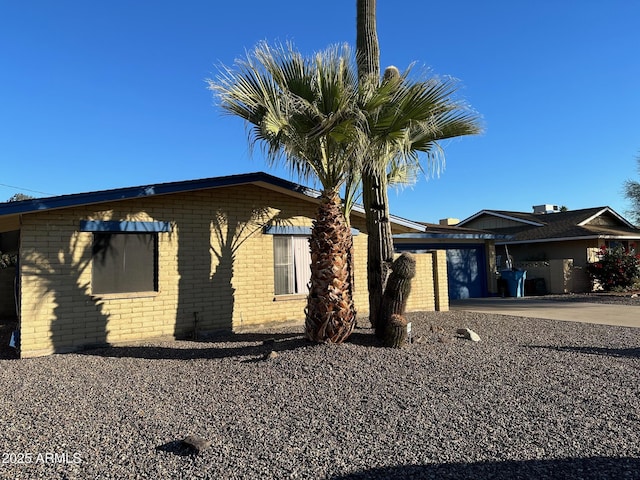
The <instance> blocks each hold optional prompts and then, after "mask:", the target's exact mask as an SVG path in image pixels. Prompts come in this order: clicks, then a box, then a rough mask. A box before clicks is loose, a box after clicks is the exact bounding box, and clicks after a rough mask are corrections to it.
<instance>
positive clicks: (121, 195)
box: [0, 172, 320, 216]
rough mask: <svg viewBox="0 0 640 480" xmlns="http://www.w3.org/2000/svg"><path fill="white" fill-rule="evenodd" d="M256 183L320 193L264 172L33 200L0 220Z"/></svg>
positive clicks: (8, 207)
mask: <svg viewBox="0 0 640 480" xmlns="http://www.w3.org/2000/svg"><path fill="white" fill-rule="evenodd" d="M259 182H263V183H268V184H270V185H272V186H275V187H280V188H282V189H285V190H289V191H291V192H294V193H300V194H302V195H306V196H308V197H312V198H318V197H319V196H320V192H318V191H317V190H313V189H311V188H307V187H303V186H302V185H298V184H296V183H293V182H289V181H288V180H284V179H282V178H278V177H274V176H273V175H269V174H267V173H264V172H255V173H245V174H240V175H229V176H225V177H213V178H205V179H200V180H187V181H182V182H171V183H158V184H155V185H142V186H138V187H126V188H117V189H113V190H101V191H96V192H88V193H75V194H71V195H61V196H57V197H46V198H34V199H32V200H23V201H20V202H6V203H0V216H3V215H10V214H16V213H30V212H36V211H41V210H53V209H58V208H68V207H76V206H81V205H89V204H94V203H102V202H110V201H118V200H129V199H132V198H142V197H150V196H155V195H167V194H171V193H183V192H194V191H197V190H205V189H209V188H219V187H227V186H232V185H242V184H247V183H259Z"/></svg>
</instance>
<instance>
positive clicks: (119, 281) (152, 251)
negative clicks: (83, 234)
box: [91, 233, 158, 294]
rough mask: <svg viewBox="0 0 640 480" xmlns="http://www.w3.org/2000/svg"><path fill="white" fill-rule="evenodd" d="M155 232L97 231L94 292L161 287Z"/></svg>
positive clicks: (93, 274) (115, 291) (118, 291)
mask: <svg viewBox="0 0 640 480" xmlns="http://www.w3.org/2000/svg"><path fill="white" fill-rule="evenodd" d="M157 245H158V235H157V234H155V233H94V236H93V249H92V254H93V262H92V277H91V290H92V293H94V294H98V293H128V292H152V291H157V290H158V287H157V285H158V282H157V251H158V248H157Z"/></svg>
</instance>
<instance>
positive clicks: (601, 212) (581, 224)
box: [578, 207, 635, 228]
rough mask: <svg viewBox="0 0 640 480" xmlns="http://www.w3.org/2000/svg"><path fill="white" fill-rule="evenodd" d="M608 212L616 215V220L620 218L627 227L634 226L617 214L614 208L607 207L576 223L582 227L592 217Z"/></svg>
mask: <svg viewBox="0 0 640 480" xmlns="http://www.w3.org/2000/svg"><path fill="white" fill-rule="evenodd" d="M606 212H608V213H610V214H611V215H613V216H614V217H616V218H617V219H618V220H620V221H621V222H622V223H624V224H625V225H626V226H627V227H631V228H635V226H634V225H633V224H632V223H631V222H629V221H628V220H627V219H625V218H624V217H623V216H622V215H619V214H618V212H616V211H615V210H612V209H611V208H609V207H604V208H603V209H602V210H600V211H598V212H596V213H595V214H593V215H591V216H590V217H589V218H587V219H585V220H583V221H581V222H580V223H578V225H579V226H580V227H584V226H585V225H587V224H589V223H590V222H591V221H592V220H593V219H594V218H598V217H599V216H600V215H602V214H603V213H606Z"/></svg>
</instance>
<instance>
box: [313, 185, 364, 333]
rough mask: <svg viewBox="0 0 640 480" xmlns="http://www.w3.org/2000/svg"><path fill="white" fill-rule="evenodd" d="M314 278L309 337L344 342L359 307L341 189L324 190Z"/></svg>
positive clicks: (315, 232)
mask: <svg viewBox="0 0 640 480" xmlns="http://www.w3.org/2000/svg"><path fill="white" fill-rule="evenodd" d="M309 243H310V247H311V281H310V287H309V296H308V298H307V307H306V309H305V336H306V337H307V338H308V339H309V340H312V341H314V342H323V343H342V342H343V341H345V340H346V339H347V338H348V337H349V335H351V333H352V332H353V329H354V327H355V324H356V310H355V305H354V303H353V297H352V285H351V265H350V263H351V262H350V255H351V244H352V237H351V229H350V228H349V226H348V225H347V222H346V220H345V216H344V211H343V209H342V205H341V202H340V196H339V195H338V193H337V192H335V191H331V192H323V195H322V197H321V198H320V205H319V206H318V213H317V216H316V218H315V220H314V222H313V229H312V232H311V238H310V239H309Z"/></svg>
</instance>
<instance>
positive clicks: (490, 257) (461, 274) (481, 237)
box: [393, 219, 502, 300]
mask: <svg viewBox="0 0 640 480" xmlns="http://www.w3.org/2000/svg"><path fill="white" fill-rule="evenodd" d="M457 222H458V220H456V219H443V220H441V221H440V223H439V224H433V223H424V224H423V225H424V226H425V231H424V232H411V233H403V234H398V235H394V238H393V241H394V245H395V248H396V250H397V251H409V252H415V253H419V252H428V251H433V250H437V251H444V252H445V253H446V259H447V282H448V290H449V299H450V300H456V299H463V298H479V297H487V296H489V295H491V294H494V293H495V292H496V290H497V276H496V274H495V271H496V258H495V242H496V239H499V238H502V236H500V235H496V234H494V233H492V232H489V231H486V230H480V229H473V228H461V227H458V226H457V225H456V224H457Z"/></svg>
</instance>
